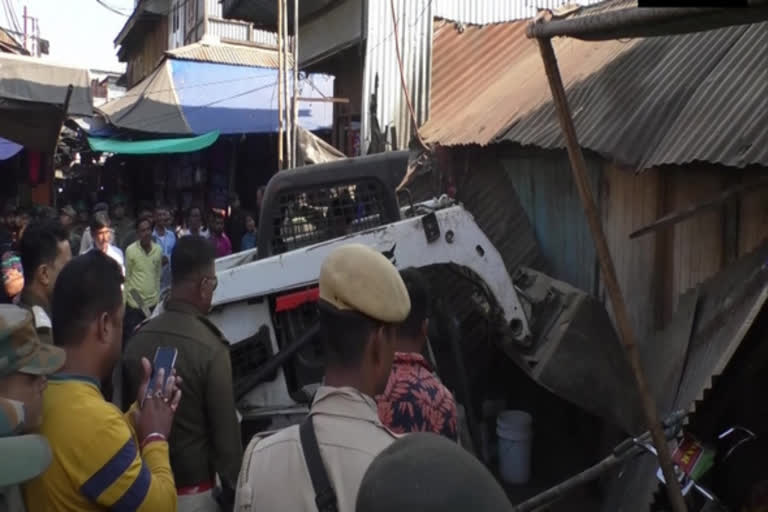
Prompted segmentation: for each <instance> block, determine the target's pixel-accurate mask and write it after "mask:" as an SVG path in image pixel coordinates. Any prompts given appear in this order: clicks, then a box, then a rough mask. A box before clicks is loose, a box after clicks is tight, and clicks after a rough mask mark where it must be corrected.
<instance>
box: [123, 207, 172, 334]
mask: <svg viewBox="0 0 768 512" xmlns="http://www.w3.org/2000/svg"><path fill="white" fill-rule="evenodd" d="M136 234H137V235H138V238H139V239H138V240H136V241H135V242H133V243H132V244H131V245H129V246H128V248H127V249H126V250H125V302H126V308H125V330H124V337H125V340H126V341H127V340H128V337H130V336H131V335H132V334H133V331H134V330H135V329H136V326H137V325H139V324H140V323H141V322H143V321H144V319H145V318H146V316H145V315H144V312H143V311H142V310H143V309H144V308H146V309H147V310H152V308H154V307H155V306H156V305H157V302H158V300H159V298H160V279H161V277H162V275H163V248H162V247H160V244H157V243H155V242H154V241H152V219H150V218H147V217H143V218H140V219H139V220H137V221H136ZM137 297H138V299H139V300H137Z"/></svg>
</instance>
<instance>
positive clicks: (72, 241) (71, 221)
mask: <svg viewBox="0 0 768 512" xmlns="http://www.w3.org/2000/svg"><path fill="white" fill-rule="evenodd" d="M76 219H77V212H76V211H75V209H74V208H72V205H67V206H65V207H64V208H62V209H61V210H60V211H59V221H60V222H61V225H62V226H63V227H64V229H65V230H67V237H68V239H69V249H70V252H71V253H72V255H73V256H74V255H75V254H77V251H78V250H79V249H80V238H81V237H82V233H81V234H79V235H78V234H77V233H76V232H75V221H76Z"/></svg>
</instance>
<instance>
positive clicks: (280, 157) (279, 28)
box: [277, 0, 283, 171]
mask: <svg viewBox="0 0 768 512" xmlns="http://www.w3.org/2000/svg"><path fill="white" fill-rule="evenodd" d="M282 55H283V0H277V170H278V171H282V170H283V57H282Z"/></svg>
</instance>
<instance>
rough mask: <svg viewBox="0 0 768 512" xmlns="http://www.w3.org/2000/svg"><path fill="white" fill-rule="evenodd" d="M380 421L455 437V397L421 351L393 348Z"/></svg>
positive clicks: (401, 431)
mask: <svg viewBox="0 0 768 512" xmlns="http://www.w3.org/2000/svg"><path fill="white" fill-rule="evenodd" d="M376 402H377V404H378V407H379V418H380V419H381V422H382V423H383V424H384V425H386V426H387V427H389V428H390V429H391V430H392V431H393V432H395V433H398V434H405V433H408V432H434V433H435V434H440V435H443V436H445V437H448V438H450V439H453V440H456V439H457V434H456V401H455V400H454V399H453V395H452V394H451V392H450V391H449V390H448V388H446V387H445V386H444V385H443V383H442V382H440V381H439V380H438V379H437V377H435V375H434V374H433V373H432V369H431V368H430V367H429V363H427V361H426V359H424V357H423V356H422V355H421V354H416V353H406V352H396V353H395V360H394V361H393V362H392V373H391V374H390V376H389V381H387V387H386V389H385V390H384V393H383V394H381V395H379V396H377V397H376Z"/></svg>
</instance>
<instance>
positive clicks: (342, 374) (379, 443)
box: [235, 244, 411, 512]
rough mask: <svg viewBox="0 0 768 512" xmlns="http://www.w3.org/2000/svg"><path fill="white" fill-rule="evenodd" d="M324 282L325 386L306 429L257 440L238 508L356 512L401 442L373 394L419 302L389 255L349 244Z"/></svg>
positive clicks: (324, 272)
mask: <svg viewBox="0 0 768 512" xmlns="http://www.w3.org/2000/svg"><path fill="white" fill-rule="evenodd" d="M319 286H320V304H319V305H320V331H321V335H322V337H323V339H324V342H325V355H326V368H325V382H324V385H323V386H321V387H320V388H319V389H318V391H317V393H316V395H315V398H314V400H313V403H312V407H311V408H310V412H309V415H308V416H307V417H306V418H305V420H304V422H303V423H302V424H301V426H298V425H295V426H292V427H289V428H287V429H284V430H282V431H280V432H278V433H277V434H274V435H272V436H269V437H265V438H263V439H260V438H258V437H257V438H254V439H253V440H252V441H251V442H250V443H249V445H248V448H247V450H246V453H245V457H244V458H243V467H242V469H241V471H240V478H239V481H238V488H237V499H236V507H235V510H237V511H246V510H291V511H296V512H301V511H306V512H317V511H318V508H320V509H321V510H323V509H325V508H326V507H328V506H331V505H335V506H336V510H338V511H339V512H353V511H354V510H355V500H356V499H357V492H358V489H359V487H360V481H361V480H362V477H363V474H364V473H365V470H366V469H367V468H368V466H369V465H370V463H371V461H372V460H373V459H374V457H376V455H378V454H379V453H380V452H381V451H382V450H384V449H385V448H386V447H387V446H389V445H390V444H391V443H392V442H393V441H394V440H395V439H396V438H397V436H396V435H395V434H393V433H392V432H391V431H389V430H388V429H387V428H386V427H385V426H384V425H383V424H382V423H381V421H380V420H379V416H378V413H377V408H376V402H374V400H373V398H372V397H373V396H375V395H377V394H379V393H381V392H382V391H383V390H384V387H385V385H386V383H387V379H388V377H389V372H390V368H391V366H392V360H393V358H394V353H395V348H394V343H395V337H396V326H397V324H399V323H400V322H402V321H403V320H405V319H406V318H407V316H408V313H409V311H410V308H411V304H410V300H409V298H408V291H407V290H406V288H405V285H404V284H403V280H402V278H401V277H400V274H399V273H398V272H397V269H396V268H395V267H394V266H393V265H392V263H390V261H389V260H388V259H387V258H385V257H384V256H383V255H382V254H381V253H379V252H376V251H374V250H373V249H371V248H369V247H366V246H364V245H360V244H349V245H345V246H342V247H339V248H337V249H335V250H333V251H332V252H331V253H330V254H329V255H328V257H327V258H326V259H325V261H324V262H323V265H322V267H321V269H320V279H319ZM286 482H290V483H291V485H289V486H287V485H286V484H285V483H286Z"/></svg>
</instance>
